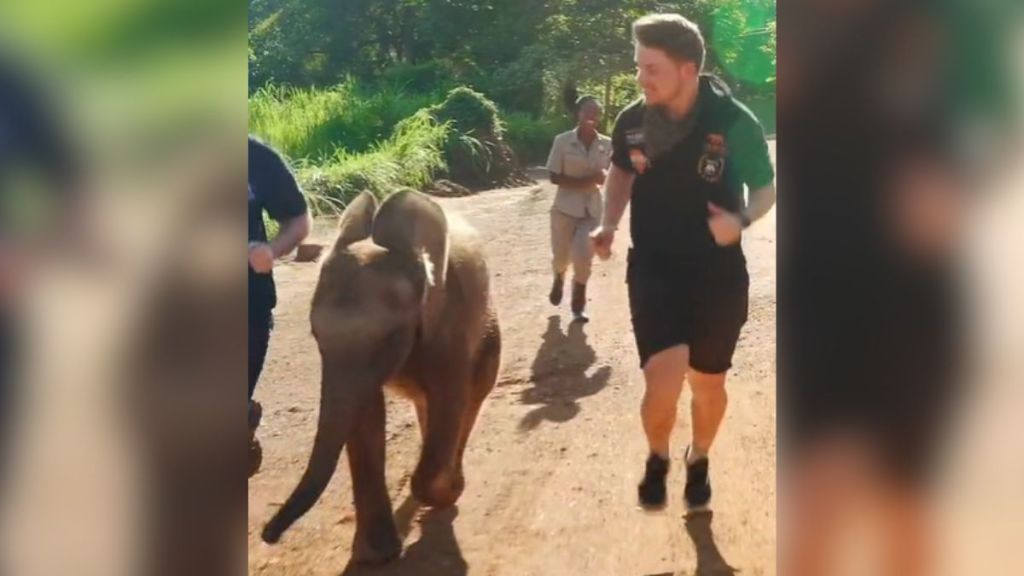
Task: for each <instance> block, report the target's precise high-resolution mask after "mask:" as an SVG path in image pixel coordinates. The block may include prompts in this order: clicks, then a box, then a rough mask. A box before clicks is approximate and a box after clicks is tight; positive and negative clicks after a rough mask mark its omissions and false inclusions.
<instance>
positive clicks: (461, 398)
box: [412, 376, 469, 508]
mask: <svg viewBox="0 0 1024 576" xmlns="http://www.w3.org/2000/svg"><path fill="white" fill-rule="evenodd" d="M468 380H469V379H468V378H467V377H465V376H462V377H455V378H451V379H448V380H447V381H444V382H440V384H442V386H438V385H434V386H430V387H428V391H427V394H426V400H427V410H426V412H427V423H426V424H427V425H426V430H427V434H426V437H425V438H424V441H423V452H422V454H421V455H420V462H419V465H417V466H416V472H415V473H414V474H413V477H412V492H413V496H415V497H416V499H417V500H419V501H420V502H423V503H424V504H426V505H428V506H434V507H438V508H441V507H445V506H450V505H452V504H454V503H455V501H456V500H458V499H459V496H460V495H461V494H462V488H461V486H460V485H459V484H460V483H459V482H456V472H457V470H456V467H455V455H456V453H457V452H458V449H459V438H460V435H461V432H462V422H463V416H464V414H465V411H466V408H467V403H468V401H469V398H468V397H469V382H468Z"/></svg>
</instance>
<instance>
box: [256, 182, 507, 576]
mask: <svg viewBox="0 0 1024 576" xmlns="http://www.w3.org/2000/svg"><path fill="white" fill-rule="evenodd" d="M376 204H377V203H376V200H375V199H374V198H373V196H371V195H370V194H367V193H364V194H362V195H360V196H359V197H358V198H357V199H356V200H354V201H353V202H352V203H351V204H350V205H349V206H348V208H347V209H346V210H345V212H344V213H343V214H342V217H341V223H340V226H339V233H338V239H337V242H336V243H335V245H334V247H333V249H332V250H331V252H330V253H329V254H328V255H327V256H326V259H325V261H324V263H323V267H322V270H321V273H320V279H319V282H318V284H317V287H316V291H315V293H314V296H313V305H312V311H311V313H310V320H311V324H312V329H313V334H314V336H315V337H316V340H317V344H318V345H319V348H320V355H321V359H322V366H323V372H322V382H321V400H320V419H319V423H318V424H317V433H316V439H315V441H314V444H313V452H312V455H311V456H310V460H309V465H308V467H307V469H306V472H305V474H304V475H303V477H302V479H301V480H300V482H299V485H298V487H296V489H295V491H294V492H293V493H292V495H291V497H290V498H288V501H287V502H285V504H284V506H282V507H281V509H280V510H279V511H278V512H277V514H276V515H275V516H274V518H273V519H272V520H271V521H270V522H269V523H268V524H267V525H266V527H265V528H264V531H263V540H264V541H266V542H270V543H273V542H276V541H278V540H279V539H280V537H281V534H282V533H283V532H284V531H285V530H287V529H288V527H289V526H291V525H292V524H293V523H294V522H295V521H296V520H298V519H299V518H300V517H301V516H302V515H303V514H305V513H306V512H307V511H308V510H309V509H310V508H312V506H313V505H314V504H315V503H316V501H317V499H318V498H319V497H320V495H321V494H322V493H323V491H324V489H325V488H326V487H327V484H328V482H329V481H330V479H331V476H332V475H333V474H334V471H335V468H336V467H337V463H338V459H339V456H340V454H341V451H342V448H343V447H345V446H347V448H348V450H347V452H348V458H349V467H350V470H351V474H352V488H353V492H354V496H355V507H356V534H355V542H354V544H353V548H352V550H353V559H354V560H355V561H357V562H371V563H376V562H384V561H387V560H390V559H393V558H395V557H397V556H398V555H399V554H400V553H401V549H402V542H401V540H400V538H399V535H398V531H397V529H396V526H395V521H394V518H393V515H392V505H391V500H390V497H389V495H388V490H387V484H386V482H385V475H384V459H385V447H384V430H385V406H384V388H385V386H389V387H391V388H392V389H393V390H394V391H396V392H398V393H400V394H401V395H403V396H405V397H407V398H409V399H410V400H412V402H413V403H414V405H415V407H416V413H417V416H418V419H419V424H420V431H421V434H422V435H423V451H422V454H421V455H420V460H419V464H418V465H417V467H416V471H415V473H414V475H413V478H412V493H413V496H414V497H415V498H416V499H417V500H419V501H420V502H421V503H423V504H425V505H428V506H434V507H444V506H449V505H451V504H454V503H455V501H456V500H458V498H459V496H460V495H461V494H462V490H463V487H464V478H463V473H462V456H463V452H464V451H465V449H466V442H467V440H468V438H469V434H470V432H471V430H472V428H473V424H474V422H475V420H476V417H477V414H478V413H479V410H480V406H481V404H482V403H483V401H484V399H485V398H486V396H487V394H488V393H489V392H490V391H491V389H492V388H493V387H494V384H495V381H496V379H497V374H498V366H499V361H500V360H499V359H500V352H501V337H500V332H499V328H498V320H497V316H496V314H495V311H494V306H493V303H492V299H491V293H490V288H489V274H488V271H487V265H486V262H485V261H484V257H483V254H482V251H481V248H480V246H479V245H478V244H477V243H476V242H475V240H474V239H473V237H472V235H471V234H470V231H468V230H466V231H463V230H461V229H458V227H455V226H449V222H448V219H447V218H446V217H445V214H444V212H443V211H442V210H441V208H440V207H439V206H438V205H437V204H435V203H434V202H433V201H432V200H430V199H429V198H427V197H426V196H424V195H422V194H419V193H418V192H413V191H403V192H398V193H396V194H394V195H392V196H390V197H388V198H387V199H386V200H385V201H384V202H383V203H382V204H381V206H380V208H379V209H378V208H377V205H376Z"/></svg>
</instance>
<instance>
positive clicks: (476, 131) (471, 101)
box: [430, 86, 503, 140]
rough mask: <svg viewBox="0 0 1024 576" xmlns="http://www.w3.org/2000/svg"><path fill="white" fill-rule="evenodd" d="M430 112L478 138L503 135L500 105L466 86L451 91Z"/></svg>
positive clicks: (457, 130)
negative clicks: (499, 112)
mask: <svg viewBox="0 0 1024 576" xmlns="http://www.w3.org/2000/svg"><path fill="white" fill-rule="evenodd" d="M430 113H431V114H433V116H434V117H435V118H437V120H438V121H439V122H449V123H451V128H452V130H454V131H456V132H459V133H462V134H468V135H470V136H472V137H474V138H477V139H485V140H489V139H500V138H501V136H502V131H503V130H502V125H501V119H500V117H499V116H498V107H497V106H496V105H495V104H494V102H492V101H490V100H489V99H488V98H487V97H486V96H484V95H483V94H481V93H479V92H476V91H475V90H473V89H471V88H467V87H465V86H460V87H458V88H455V89H454V90H452V91H451V92H449V93H448V96H447V97H446V98H445V99H444V102H441V103H440V104H438V105H436V106H434V107H432V108H431V109H430Z"/></svg>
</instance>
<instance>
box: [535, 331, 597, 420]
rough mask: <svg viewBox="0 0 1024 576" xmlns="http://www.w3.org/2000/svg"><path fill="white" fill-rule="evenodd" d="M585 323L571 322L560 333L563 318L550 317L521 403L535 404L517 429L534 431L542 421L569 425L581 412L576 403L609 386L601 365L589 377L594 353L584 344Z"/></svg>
mask: <svg viewBox="0 0 1024 576" xmlns="http://www.w3.org/2000/svg"><path fill="white" fill-rule="evenodd" d="M584 326H585V324H583V323H581V322H571V323H570V324H569V326H568V328H567V329H566V331H565V332H563V331H562V318H561V317H560V316H550V317H549V318H548V326H547V330H545V332H544V334H543V335H542V338H543V341H542V342H541V345H540V348H539V349H538V350H537V356H536V358H535V359H534V361H533V368H532V373H531V377H530V382H531V383H532V384H533V387H532V388H528V389H526V390H523V392H522V394H521V396H520V402H522V403H523V404H529V405H533V404H536V405H538V407H537V408H535V409H533V410H531V411H530V412H529V413H528V414H526V416H524V417H523V419H522V421H520V422H519V429H520V430H525V431H528V430H533V429H534V428H536V427H537V426H539V425H540V423H541V422H544V421H548V422H568V421H569V420H572V419H573V418H575V417H576V415H577V414H579V412H580V405H579V403H578V400H579V399H580V398H585V397H587V396H592V395H594V394H597V393H598V392H600V391H601V389H603V388H604V387H605V386H607V385H608V380H609V379H610V378H611V374H612V369H611V367H610V366H601V367H600V368H598V369H597V370H596V371H594V372H593V373H592V374H590V375H589V376H588V375H587V370H588V369H589V368H590V367H591V366H593V365H594V363H595V362H596V361H597V353H596V352H595V351H594V349H593V348H592V347H591V346H590V344H588V343H587V334H586V332H585V331H584Z"/></svg>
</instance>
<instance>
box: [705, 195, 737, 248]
mask: <svg viewBox="0 0 1024 576" xmlns="http://www.w3.org/2000/svg"><path fill="white" fill-rule="evenodd" d="M708 212H710V214H711V216H709V217H708V228H710V229H711V235H712V236H714V237H715V244H718V245H719V246H731V245H733V244H736V243H737V242H739V241H740V236H741V235H742V234H743V222H742V221H741V220H740V217H739V216H737V215H736V214H733V213H732V212H729V211H728V210H726V209H725V208H722V207H721V206H718V205H717V204H713V203H711V202H708Z"/></svg>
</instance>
